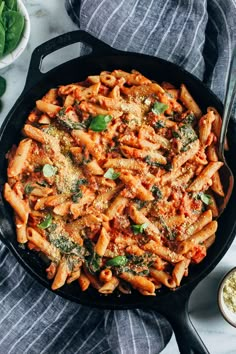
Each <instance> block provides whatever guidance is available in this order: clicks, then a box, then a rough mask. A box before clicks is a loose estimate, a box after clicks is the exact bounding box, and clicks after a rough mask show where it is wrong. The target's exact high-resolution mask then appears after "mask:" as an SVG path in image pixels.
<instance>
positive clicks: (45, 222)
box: [37, 214, 52, 230]
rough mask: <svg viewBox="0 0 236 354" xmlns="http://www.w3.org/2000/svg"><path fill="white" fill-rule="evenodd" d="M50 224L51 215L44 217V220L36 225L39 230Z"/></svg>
mask: <svg viewBox="0 0 236 354" xmlns="http://www.w3.org/2000/svg"><path fill="white" fill-rule="evenodd" d="M51 223H52V215H51V214H48V215H46V216H45V218H44V220H43V221H42V222H41V223H40V224H38V225H37V226H38V227H39V228H40V229H43V230H44V229H47V228H48V227H49V226H50V225H51Z"/></svg>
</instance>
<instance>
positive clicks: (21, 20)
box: [0, 0, 30, 69]
mask: <svg viewBox="0 0 236 354" xmlns="http://www.w3.org/2000/svg"><path fill="white" fill-rule="evenodd" d="M29 34H30V22H29V15H28V13H27V10H26V8H25V6H24V4H23V3H22V2H21V0H0V69H1V68H4V67H5V66H7V65H9V64H11V63H12V62H13V61H14V60H15V59H16V58H18V57H19V55H20V54H21V53H22V52H23V50H24V49H25V47H26V45H27V42H28V39H29Z"/></svg>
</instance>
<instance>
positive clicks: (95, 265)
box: [84, 238, 102, 274]
mask: <svg viewBox="0 0 236 354" xmlns="http://www.w3.org/2000/svg"><path fill="white" fill-rule="evenodd" d="M84 246H85V248H86V250H87V252H88V254H89V255H88V256H87V257H86V267H87V268H88V270H89V271H90V273H92V274H95V273H96V272H97V271H99V269H100V268H101V264H102V257H100V256H99V255H98V254H97V253H96V252H95V251H94V245H93V243H92V241H91V240H90V239H88V238H87V239H85V240H84Z"/></svg>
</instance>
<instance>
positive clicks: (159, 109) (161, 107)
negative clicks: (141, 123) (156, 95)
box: [152, 101, 168, 115]
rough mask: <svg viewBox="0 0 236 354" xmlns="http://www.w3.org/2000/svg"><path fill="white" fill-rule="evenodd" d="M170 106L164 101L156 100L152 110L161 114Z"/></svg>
mask: <svg viewBox="0 0 236 354" xmlns="http://www.w3.org/2000/svg"><path fill="white" fill-rule="evenodd" d="M167 108H168V105H167V104H165V103H162V102H158V101H156V102H155V103H154V105H153V107H152V112H153V113H155V114H157V115H159V114H162V113H164V112H165V111H166V110H167Z"/></svg>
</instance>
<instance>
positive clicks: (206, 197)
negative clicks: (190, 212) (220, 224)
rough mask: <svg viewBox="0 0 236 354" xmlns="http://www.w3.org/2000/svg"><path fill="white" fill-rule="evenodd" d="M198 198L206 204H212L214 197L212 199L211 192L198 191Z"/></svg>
mask: <svg viewBox="0 0 236 354" xmlns="http://www.w3.org/2000/svg"><path fill="white" fill-rule="evenodd" d="M197 198H198V199H201V201H202V202H203V203H204V204H206V205H211V204H212V199H211V196H210V195H209V194H206V193H203V192H200V193H198V195H197Z"/></svg>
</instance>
